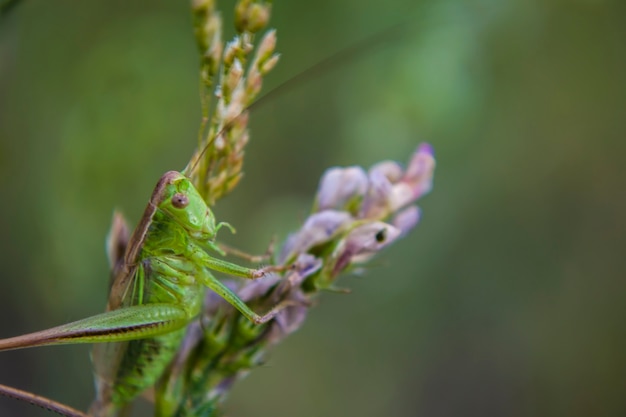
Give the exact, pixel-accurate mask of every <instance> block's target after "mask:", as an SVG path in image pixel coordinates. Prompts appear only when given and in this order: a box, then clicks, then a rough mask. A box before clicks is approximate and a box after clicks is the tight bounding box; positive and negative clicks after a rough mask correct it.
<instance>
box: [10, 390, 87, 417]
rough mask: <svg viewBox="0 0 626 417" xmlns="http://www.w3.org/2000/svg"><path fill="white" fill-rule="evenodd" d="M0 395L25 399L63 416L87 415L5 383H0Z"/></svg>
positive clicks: (85, 416)
mask: <svg viewBox="0 0 626 417" xmlns="http://www.w3.org/2000/svg"><path fill="white" fill-rule="evenodd" d="M0 395H4V396H5V397H9V398H14V399H16V400H22V401H26V402H27V403H30V404H32V405H36V406H39V407H41V408H45V409H46V410H50V411H52V412H54V413H57V414H59V415H62V416H65V417H89V416H88V415H87V414H85V413H83V412H82V411H78V410H76V409H74V408H72V407H69V406H67V405H65V404H61V403H59V402H56V401H54V400H51V399H49V398H46V397H42V396H39V395H35V394H33V393H30V392H28V391H22V390H21V389H17V388H13V387H9V386H7V385H2V384H0Z"/></svg>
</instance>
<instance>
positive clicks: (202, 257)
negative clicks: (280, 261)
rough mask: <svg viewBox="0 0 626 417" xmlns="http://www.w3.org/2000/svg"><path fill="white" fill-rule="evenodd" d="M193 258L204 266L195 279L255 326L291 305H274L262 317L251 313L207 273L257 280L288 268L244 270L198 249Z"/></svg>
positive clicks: (284, 302) (239, 300)
mask: <svg viewBox="0 0 626 417" xmlns="http://www.w3.org/2000/svg"><path fill="white" fill-rule="evenodd" d="M193 257H194V258H195V259H196V261H197V262H198V263H199V264H200V265H203V266H205V269H204V274H202V276H201V277H197V278H198V279H199V281H200V283H201V284H203V285H205V286H207V287H209V288H210V289H211V290H213V291H215V292H216V293H217V294H218V295H219V296H220V297H222V298H223V299H224V300H226V302H228V303H229V304H230V305H232V306H233V307H235V308H236V309H237V310H239V312H241V314H243V315H244V317H246V318H247V319H248V320H250V321H252V322H254V323H256V324H262V323H267V322H268V321H270V320H271V319H273V318H274V317H276V315H277V314H278V313H279V312H280V311H281V310H283V309H285V308H286V307H289V306H292V305H293V302H292V301H283V302H281V303H279V304H277V305H275V306H274V307H273V308H272V309H271V310H270V311H268V312H267V313H265V314H263V315H260V314H257V313H255V312H254V311H252V309H251V308H250V307H248V306H247V305H246V303H245V302H244V301H243V300H242V299H241V298H239V297H238V296H237V294H235V293H234V292H233V291H231V290H230V289H229V288H228V287H227V286H226V285H224V284H223V283H222V282H220V281H219V280H218V279H217V278H215V277H214V276H213V274H211V272H210V271H209V269H211V270H213V271H218V272H223V273H225V274H228V275H232V276H236V277H242V278H248V279H257V278H261V277H263V276H265V275H266V274H268V273H269V272H281V271H284V270H286V269H288V267H283V266H270V267H265V268H260V269H253V268H246V267H243V266H240V265H237V264H234V263H231V262H227V261H224V260H221V259H217V258H214V257H212V256H210V255H208V254H207V253H206V252H204V251H203V250H200V249H198V250H197V251H194V254H193Z"/></svg>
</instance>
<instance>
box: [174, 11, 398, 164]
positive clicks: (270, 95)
mask: <svg viewBox="0 0 626 417" xmlns="http://www.w3.org/2000/svg"><path fill="white" fill-rule="evenodd" d="M407 27H408V24H407V22H402V23H398V24H395V25H393V26H391V27H388V28H386V29H384V30H382V31H380V32H376V33H374V34H372V35H369V36H367V37H365V38H363V39H361V40H359V41H356V42H355V43H353V44H352V45H348V46H346V47H345V48H342V49H340V50H339V51H337V52H335V53H333V54H332V55H330V56H328V57H326V58H324V59H322V60H321V61H319V62H317V63H316V64H314V65H312V66H310V67H308V68H305V69H304V70H302V71H300V72H299V73H297V74H295V75H293V76H291V77H290V78H288V79H287V80H285V81H283V82H282V83H280V84H279V85H278V86H276V87H274V89H273V90H271V91H269V92H267V93H266V94H264V95H263V96H261V97H259V98H258V99H257V100H256V101H254V102H253V103H251V104H250V105H248V106H247V107H246V108H244V109H243V110H242V111H241V112H240V113H239V114H238V115H237V116H235V117H234V118H233V119H232V120H230V121H229V122H228V123H226V124H225V125H224V126H223V127H222V128H221V129H220V131H219V132H217V134H216V135H215V137H216V138H217V137H219V136H220V135H221V134H223V133H224V132H225V131H226V130H227V129H229V128H230V127H232V126H233V124H234V123H235V121H236V120H237V119H238V118H239V117H241V115H243V114H244V113H246V112H248V111H250V110H252V109H257V108H259V107H261V106H262V105H263V104H265V103H269V101H270V99H274V98H276V97H278V96H280V95H282V94H285V93H286V92H288V91H290V90H291V89H293V88H294V87H295V86H297V85H302V84H304V83H306V82H308V81H311V80H312V79H313V78H314V76H315V75H317V74H318V73H319V72H320V71H322V72H324V71H328V70H329V69H331V68H334V67H336V66H337V64H339V63H341V62H343V61H348V60H350V59H352V58H354V57H357V56H361V55H363V53H364V52H366V51H369V50H371V49H372V48H374V47H377V46H380V45H381V44H383V43H384V42H386V41H389V40H391V39H393V38H395V37H396V36H398V35H399V34H400V32H401V31H403V30H406V29H407ZM210 145H211V144H210V143H207V144H206V145H205V146H204V148H203V149H202V152H200V153H199V154H198V157H197V159H196V161H195V163H194V164H193V165H192V166H191V168H190V169H189V170H188V171H187V168H185V170H184V171H183V173H184V174H185V175H189V174H190V173H191V172H193V171H194V169H196V166H197V165H198V164H199V163H200V161H201V160H202V157H203V156H204V154H205V152H206V151H207V149H208V148H209V146H210ZM188 167H189V166H188Z"/></svg>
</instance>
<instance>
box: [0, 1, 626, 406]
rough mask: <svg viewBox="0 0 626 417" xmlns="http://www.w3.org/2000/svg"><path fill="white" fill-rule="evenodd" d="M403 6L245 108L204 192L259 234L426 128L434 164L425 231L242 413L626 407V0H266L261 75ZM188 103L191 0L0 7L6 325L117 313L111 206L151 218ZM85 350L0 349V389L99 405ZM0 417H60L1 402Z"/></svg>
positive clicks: (358, 285)
mask: <svg viewBox="0 0 626 417" xmlns="http://www.w3.org/2000/svg"><path fill="white" fill-rule="evenodd" d="M226 3H229V2H225V1H224V2H222V7H223V8H224V9H225V10H227V11H228V13H226V14H227V15H230V8H231V6H230V5H227V4H226ZM227 21H228V18H227ZM407 21H408V22H409V23H408V24H407V23H405V24H406V25H407V26H408V28H407V29H408V30H406V31H405V33H404V34H403V35H402V36H398V37H397V38H395V39H394V40H393V41H391V42H388V43H385V44H384V45H382V46H378V47H376V48H372V50H371V51H367V52H365V53H363V54H361V55H360V56H359V57H357V58H354V59H350V60H349V61H350V62H348V63H342V64H341V65H338V66H337V67H336V68H334V69H333V70H331V71H326V72H323V73H319V74H316V76H315V77H313V78H314V79H313V80H312V81H310V82H308V83H306V84H304V85H301V86H299V87H297V88H295V89H292V90H290V91H289V93H287V94H285V95H282V96H280V97H278V98H277V99H275V100H273V101H272V102H270V103H269V104H266V105H264V106H262V107H261V108H259V109H258V110H255V112H254V114H253V115H252V129H253V130H252V135H253V140H252V142H251V144H250V147H249V152H248V160H247V165H246V172H247V176H246V177H245V180H244V181H243V183H242V184H241V185H240V187H239V188H238V189H237V191H236V192H235V193H234V194H233V195H231V196H230V197H229V198H227V199H226V200H224V201H221V202H220V204H219V205H218V206H217V207H216V209H215V211H216V213H217V215H218V218H220V219H222V220H226V221H229V222H231V223H232V224H234V225H235V226H236V227H237V229H238V234H237V235H236V236H235V238H233V239H229V242H231V243H234V244H236V245H237V246H239V247H241V248H243V249H246V250H249V251H252V252H261V251H263V250H264V248H265V246H266V243H267V242H268V240H269V238H270V237H271V235H272V234H273V233H278V234H279V235H280V236H281V237H284V236H285V234H286V233H287V232H288V231H289V230H293V229H294V228H296V227H297V226H298V224H299V222H300V221H301V220H302V218H303V217H304V216H305V215H306V213H307V210H308V208H309V207H310V203H311V200H312V197H313V193H314V190H315V188H316V185H317V180H318V178H319V176H320V175H321V173H322V172H323V170H324V169H325V168H327V167H329V166H332V165H351V164H359V165H364V166H369V165H370V164H372V163H374V162H375V161H378V160H380V159H396V160H400V161H406V160H407V158H408V156H409V155H410V153H411V152H412V151H413V149H414V148H415V147H416V145H417V143H418V142H420V141H423V140H427V141H429V142H431V143H432V144H433V145H434V147H435V149H436V152H437V161H438V167H437V170H436V175H435V187H434V190H433V192H432V193H431V194H430V195H428V196H426V197H425V198H424V199H423V200H422V202H421V204H420V205H421V207H422V209H423V219H422V223H421V224H420V225H419V226H418V228H417V229H416V230H415V231H414V233H411V235H410V236H408V237H407V238H405V239H404V240H403V241H401V242H398V243H397V244H396V245H394V246H393V247H392V248H390V249H389V250H387V251H386V252H385V253H383V254H382V255H381V256H380V257H379V258H378V259H377V261H376V265H375V266H374V267H372V268H371V269H370V270H369V272H368V273H367V274H366V275H365V276H364V277H359V278H354V277H344V279H343V280H342V281H341V284H343V285H344V286H349V287H351V288H352V289H353V290H354V291H353V294H351V295H349V296H344V295H337V294H324V296H323V297H322V298H321V303H320V305H319V306H318V307H317V308H315V309H314V310H313V311H312V314H311V315H310V317H309V319H308V322H307V323H306V325H305V326H304V327H303V328H302V329H301V330H300V331H299V332H298V333H296V334H294V335H293V336H292V337H291V338H290V339H288V340H287V341H286V342H285V343H284V344H283V345H281V346H280V347H278V348H277V349H275V350H274V352H273V354H272V356H271V357H270V359H269V361H268V364H267V365H266V366H264V367H262V368H260V369H258V370H256V371H255V372H253V373H252V374H251V375H250V376H249V377H248V378H247V379H246V380H245V381H244V382H242V383H241V384H239V385H238V386H236V388H235V390H234V392H233V395H232V396H231V398H230V400H229V403H228V415H231V416H233V417H237V416H270V415H271V416H274V417H281V416H289V417H295V416H298V417H313V416H356V415H358V416H361V417H374V416H396V417H398V416H591V415H593V416H624V415H626V331H625V329H624V318H625V317H626V303H625V302H624V301H623V298H624V292H625V290H626V280H625V273H624V271H625V270H626V257H625V256H624V249H625V248H626V239H625V232H626V216H625V213H626V210H625V209H626V193H625V191H624V183H625V182H624V180H625V179H626V175H625V174H626V170H625V169H624V165H625V162H624V155H625V153H624V151H626V149H625V148H626V145H625V144H624V133H625V132H626V82H625V81H624V75H625V74H626V3H625V2H623V1H619V0H616V1H613V2H611V1H602V0H578V1H575V0H573V1H556V0H554V1H545V0H534V1H533V0H531V1H528V0H508V1H504V0H500V1H496V0H491V1H490V0H475V1H455V0H438V1H423V2H420V3H417V2H415V1H412V0H407V1H404V2H403V1H399V0H393V1H387V2H384V3H383V2H373V1H372V2H362V1H358V0H352V1H350V0H341V1H339V0H334V1H330V0H328V1H316V2H294V1H277V2H276V3H275V7H274V16H273V19H272V26H274V27H277V28H278V34H279V44H278V49H279V51H280V52H281V53H282V54H283V57H282V61H281V63H280V65H279V66H278V67H277V68H276V70H275V72H274V73H272V75H271V76H270V77H269V79H268V81H267V84H266V86H267V87H268V89H271V87H272V86H275V85H277V84H279V83H280V82H281V81H284V80H286V79H288V78H289V77H290V76H292V75H293V74H295V73H297V72H298V71H300V70H302V69H305V68H307V67H310V66H311V65H313V64H315V63H316V62H318V61H320V60H321V59H323V58H324V57H326V56H328V55H329V54H331V53H333V52H336V51H340V50H342V48H345V47H346V46H348V45H350V44H351V43H353V42H354V41H356V40H359V39H362V38H364V37H366V36H369V35H372V34H374V33H377V32H379V31H381V30H383V29H384V28H386V27H389V26H391V25H394V24H397V23H398V22H407ZM231 33H232V32H231ZM268 89H266V90H265V91H268ZM198 118H199V104H198V94H197V56H196V51H195V45H194V41H193V37H192V34H191V19H190V13H189V10H188V3H187V2H185V1H178V2H175V1H151V2H146V1H143V2H139V1H121V0H116V1H99V2H96V1H92V2H75V1H70V0H48V1H44V0H31V1H24V2H22V3H21V4H19V5H18V6H17V7H15V8H14V9H13V10H12V11H11V13H9V14H8V15H6V16H4V17H1V18H0V184H1V189H2V191H3V196H4V198H2V204H0V232H1V234H0V238H1V244H0V245H1V246H0V248H1V250H0V262H1V265H2V273H1V277H0V335H1V336H3V337H6V336H11V335H16V334H21V333H25V332H29V331H34V330H39V329H42V328H46V327H49V326H53V325H57V324H60V323H63V322H65V321H68V320H74V319H79V318H82V317H86V316H88V315H91V314H95V313H98V312H100V311H102V309H103V308H104V304H105V299H106V288H107V280H108V275H107V265H106V258H105V254H104V238H105V235H106V232H107V230H108V226H109V221H110V216H111V213H112V210H113V208H115V207H117V208H120V209H123V210H124V212H125V213H126V214H127V215H128V217H129V218H130V219H132V220H133V222H135V221H137V219H138V218H139V216H140V214H141V211H142V210H143V208H144V205H145V203H146V201H147V199H148V197H149V195H150V193H151V190H152V187H153V186H154V184H155V183H156V181H157V179H158V178H159V176H160V175H161V174H162V173H163V172H165V171H167V170H170V169H182V167H183V166H184V165H185V163H186V161H187V159H188V158H189V156H190V154H191V152H192V150H193V148H194V146H195V138H196V132H197V127H198ZM224 235H226V234H224ZM88 352H89V347H88V346H64V347H50V348H40V349H31V350H25V351H15V352H3V353H2V354H0V383H5V384H10V385H14V386H17V387H20V388H24V389H29V390H32V391H34V392H36V393H38V394H42V395H46V396H49V397H51V398H54V399H56V400H59V401H63V402H67V403H69V404H71V405H73V406H75V407H78V408H82V409H86V408H87V406H88V404H89V402H90V400H91V396H92V382H91V370H90V362H89V357H88ZM0 415H2V416H7V415H30V416H48V415H51V414H49V413H47V412H44V411H42V410H39V409H37V408H34V407H31V406H23V405H21V404H19V403H17V402H15V401H12V400H8V399H2V398H0Z"/></svg>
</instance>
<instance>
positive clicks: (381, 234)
mask: <svg viewBox="0 0 626 417" xmlns="http://www.w3.org/2000/svg"><path fill="white" fill-rule="evenodd" d="M386 238H387V229H380V230H379V231H378V232H376V236H374V239H376V242H378V243H383V242H384V241H385V239H386Z"/></svg>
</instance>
